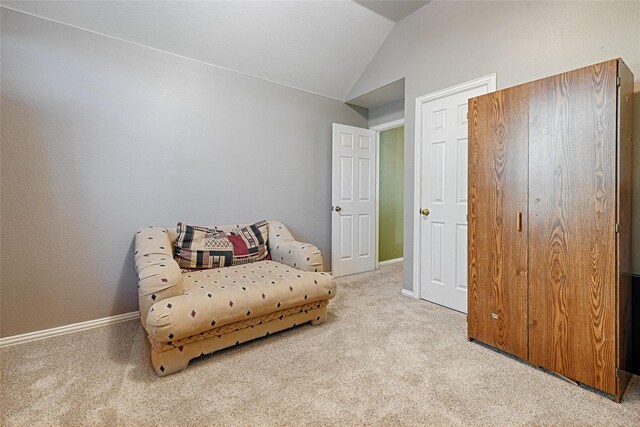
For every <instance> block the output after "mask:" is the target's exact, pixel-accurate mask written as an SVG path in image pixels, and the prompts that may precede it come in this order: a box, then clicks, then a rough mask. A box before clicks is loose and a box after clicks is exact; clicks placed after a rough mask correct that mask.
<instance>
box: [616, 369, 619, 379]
mask: <svg viewBox="0 0 640 427" xmlns="http://www.w3.org/2000/svg"><path fill="white" fill-rule="evenodd" d="M619 377H620V370H619V369H618V368H616V378H619Z"/></svg>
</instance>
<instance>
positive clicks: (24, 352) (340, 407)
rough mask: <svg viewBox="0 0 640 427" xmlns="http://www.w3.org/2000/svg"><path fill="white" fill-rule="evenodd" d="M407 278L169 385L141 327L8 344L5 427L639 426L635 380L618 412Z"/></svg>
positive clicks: (347, 298)
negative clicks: (516, 354) (520, 357)
mask: <svg viewBox="0 0 640 427" xmlns="http://www.w3.org/2000/svg"><path fill="white" fill-rule="evenodd" d="M401 268H402V266H401V264H394V265H389V266H385V267H383V268H382V269H381V270H379V271H378V272H372V273H365V274H361V275H357V276H351V277H347V278H342V279H340V280H339V281H338V296H337V297H336V298H335V299H334V300H333V302H332V303H331V305H330V306H329V313H330V315H329V320H328V322H327V323H326V324H324V325H321V326H315V327H314V326H311V325H305V326H301V327H298V328H295V329H293V330H289V331H286V332H282V333H279V334H276V335H273V336H270V337H268V338H266V339H261V340H258V341H254V342H252V343H248V344H243V345H241V346H238V347H235V348H233V349H229V350H226V351H222V352H218V353H215V354H213V355H211V356H208V357H205V358H202V359H200V360H196V361H193V362H191V364H190V366H189V368H188V369H187V370H186V371H183V372H180V373H178V374H175V375H170V376H167V377H164V378H158V377H156V376H155V374H154V372H153V371H152V369H151V366H150V364H149V360H148V358H149V347H148V344H147V341H146V338H145V335H144V333H143V330H142V327H141V326H140V323H139V322H137V321H130V322H126V323H121V324H117V325H112V326H108V327H103V328H99V329H94V330H91V331H85V332H80V333H75V334H71V335H66V336H61V337H56V338H50V339H47V340H42V341H37V342H32V343H28V344H22V345H18V346H14V347H9V348H6V349H4V350H1V353H0V355H1V357H2V422H3V425H7V426H13V425H25V426H37V425H178V424H179V425H191V426H194V425H203V426H204V425H220V426H234V425H256V426H263V425H264V426H271V425H279V426H287V425H291V426H293V425H295V426H299V425H307V426H329V425H349V426H350V425H376V426H400V425H482V426H487V425H581V426H584V425H603V426H605V425H606V426H637V425H640V383H639V381H638V378H637V377H634V379H633V380H632V383H631V385H630V387H629V389H628V390H627V393H626V396H625V399H624V401H623V403H622V404H617V403H614V402H612V401H610V400H608V399H606V398H604V397H602V396H600V395H598V394H596V393H593V392H591V391H588V390H585V389H582V388H580V387H578V386H575V385H573V384H570V383H568V382H566V381H564V380H562V379H559V378H557V377H554V376H552V375H549V374H547V373H544V372H542V371H540V370H537V369H534V368H532V367H530V366H528V365H526V364H524V363H522V362H519V361H517V360H515V359H513V358H510V357H508V356H505V355H503V354H500V353H497V352H495V351H493V350H491V349H489V348H487V347H484V346H481V345H479V344H476V343H471V342H468V341H467V339H466V329H465V328H466V322H465V316H464V315H462V314H460V313H456V312H454V311H451V310H447V309H445V308H442V307H439V306H437V305H434V304H430V303H427V302H425V301H420V300H415V299H413V298H410V297H406V296H403V295H401V294H400V286H401V285H400V283H401V274H402V273H401Z"/></svg>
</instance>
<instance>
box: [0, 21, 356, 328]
mask: <svg viewBox="0 0 640 427" xmlns="http://www.w3.org/2000/svg"><path fill="white" fill-rule="evenodd" d="M1 31H2V33H1V43H2V51H1V59H2V68H1V72H2V79H1V87H2V104H1V108H2V115H1V120H2V159H1V169H2V171H1V178H2V188H1V200H2V212H1V240H2V255H1V256H2V262H1V277H0V283H1V307H0V309H1V312H2V314H1V319H0V320H1V328H0V335H1V336H3V337H6V336H11V335H15V334H20V333H24V332H30V331H35V330H41V329H45V328H51V327H55V326H60V325H65V324H69V323H74V322H81V321H85V320H90V319H96V318H101V317H105V316H110V315H115V314H119V313H125V312H130V311H134V310H137V293H136V275H135V272H134V267H133V251H132V248H133V236H134V233H135V232H136V230H137V229H139V228H141V227H143V226H146V225H150V224H154V225H165V226H174V225H175V223H176V222H177V221H179V220H181V221H186V222H190V223H196V224H212V223H237V222H249V221H255V220H259V219H262V218H274V219H278V220H281V221H282V222H284V223H285V224H287V225H289V226H290V228H291V231H292V232H293V234H294V235H295V236H296V237H298V238H299V239H302V240H305V241H309V242H313V243H315V244H317V245H318V246H319V247H320V249H321V250H322V251H323V252H324V254H325V259H326V260H327V262H328V261H329V254H330V252H329V249H330V210H329V209H330V206H331V204H330V186H331V178H330V169H331V167H330V165H331V162H330V160H331V123H332V122H340V123H345V124H349V125H353V126H360V127H366V126H367V118H366V115H362V114H360V113H358V112H356V111H355V110H354V109H352V108H351V107H349V106H346V105H345V104H342V103H340V102H338V101H335V100H331V99H328V98H324V97H321V96H316V95H311V94H308V93H305V92H302V91H299V90H295V89H290V88H288V87H284V86H280V85H277V84H272V83H268V82H265V81H262V80H259V79H255V78H252V77H247V76H244V75H240V74H236V73H232V72H229V71H225V70H222V69H219V68H215V67H211V66H207V65H204V64H201V63H198V62H194V61H189V60H186V59H182V58H179V57H175V56H171V55H168V54H164V53H160V52H156V51H153V50H150V49H145V48H143V47H140V46H136V45H132V44H127V43H124V42H120V41H117V40H113V39H110V38H107V37H103V36H100V35H96V34H92V33H89V32H84V31H82V30H78V29H74V28H71V27H67V26H64V25H61V24H56V23H52V22H48V21H45V20H41V19H39V18H35V17H31V16H27V15H23V14H20V13H17V12H12V11H9V10H6V9H2V24H1ZM327 265H328V264H327Z"/></svg>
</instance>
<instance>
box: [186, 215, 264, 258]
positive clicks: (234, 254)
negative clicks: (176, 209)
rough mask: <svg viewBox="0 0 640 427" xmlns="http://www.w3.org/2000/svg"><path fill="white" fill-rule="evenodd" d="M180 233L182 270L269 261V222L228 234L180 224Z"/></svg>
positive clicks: (238, 229)
mask: <svg viewBox="0 0 640 427" xmlns="http://www.w3.org/2000/svg"><path fill="white" fill-rule="evenodd" d="M176 231H177V238H176V242H175V259H176V261H177V262H178V265H179V266H180V268H184V269H202V268H220V267H227V266H231V265H239V264H248V263H250V262H255V261H260V260H263V259H268V258H269V251H268V244H267V239H268V237H269V223H268V222H267V221H260V222H256V223H255V224H252V225H248V226H246V227H240V228H237V229H235V230H231V231H228V232H224V231H222V230H220V229H218V228H217V227H201V226H194V225H187V224H183V223H181V222H179V223H178V226H177V230H176Z"/></svg>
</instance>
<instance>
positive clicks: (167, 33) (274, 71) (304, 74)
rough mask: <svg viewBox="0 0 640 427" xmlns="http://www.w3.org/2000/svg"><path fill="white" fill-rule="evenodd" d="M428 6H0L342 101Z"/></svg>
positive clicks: (141, 3) (112, 3)
mask: <svg viewBox="0 0 640 427" xmlns="http://www.w3.org/2000/svg"><path fill="white" fill-rule="evenodd" d="M426 3H427V1H250V2H246V1H200V2H180V1H86V2H74V1H2V3H1V4H2V6H4V7H8V8H11V9H14V10H18V11H22V12H25V13H29V14H32V15H36V16H39V17H42V18H45V19H49V20H53V21H57V22H60V23H63V24H67V25H71V26H75V27H79V28H82V29H85V30H89V31H92V32H96V33H101V34H104V35H106V36H110V37H114V38H118V39H121V40H124V41H127V42H132V43H136V44H140V45H144V46H147V47H150V48H153V49H158V50H162V51H166V52H169V53H172V54H176V55H180V56H183V57H187V58H191V59H195V60H198V61H202V62H205V63H208V64H211V65H215V66H218V67H223V68H227V69H230V70H234V71H237V72H240V73H244V74H248V75H252V76H255V77H259V78H262V79H265V80H269V81H273V82H277V83H280V84H284V85H287V86H291V87H295V88H299V89H302V90H305V91H308V92H313V93H317V94H321V95H325V96H328V97H331V98H335V99H339V100H344V99H345V97H346V96H347V93H348V92H349V90H350V89H351V87H352V86H353V85H354V84H355V82H356V81H357V79H358V78H359V77H360V75H361V74H362V72H363V71H364V69H365V68H366V66H367V64H368V63H369V62H370V61H371V59H372V58H373V56H374V55H375V53H376V52H377V50H378V48H379V47H380V45H381V44H382V42H383V41H384V40H385V38H386V37H387V36H388V34H389V33H390V32H391V30H392V28H393V27H394V25H395V23H396V22H397V21H399V20H401V19H403V18H404V17H405V16H407V15H408V14H410V13H413V12H414V11H415V10H417V9H418V8H420V7H422V6H424V5H425V4H426Z"/></svg>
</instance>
